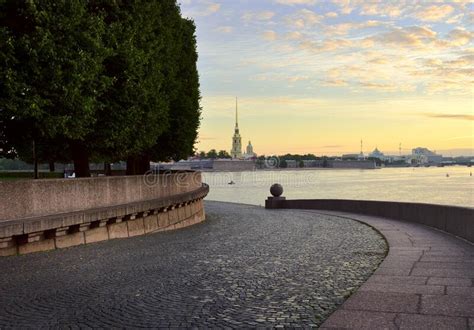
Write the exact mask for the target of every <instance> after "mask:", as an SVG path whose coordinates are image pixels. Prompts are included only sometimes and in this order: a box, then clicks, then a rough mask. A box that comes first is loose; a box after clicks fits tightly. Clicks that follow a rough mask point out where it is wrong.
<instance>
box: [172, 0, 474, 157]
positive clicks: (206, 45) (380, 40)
mask: <svg viewBox="0 0 474 330" xmlns="http://www.w3.org/2000/svg"><path fill="white" fill-rule="evenodd" d="M180 3H181V10H182V14H183V16H184V17H188V18H192V19H193V20H194V21H195V24H196V27H197V43H198V52H199V61H198V70H199V74H200V83H201V94H202V100H201V105H202V121H201V127H200V130H199V138H198V143H197V145H196V148H197V150H205V151H208V150H210V149H217V150H221V149H224V150H227V151H230V149H231V145H232V140H231V138H232V135H233V130H234V118H235V117H234V111H235V97H238V99H239V127H240V133H241V135H242V144H243V146H244V147H245V146H246V145H247V143H248V141H249V140H251V141H252V145H253V146H254V151H255V152H256V153H257V154H259V155H262V154H265V155H271V154H285V153H299V154H303V153H314V154H316V155H340V154H343V153H353V152H359V151H360V140H361V139H362V140H363V141H364V147H363V149H364V152H365V153H368V152H370V151H372V150H373V149H374V148H375V147H378V149H380V150H381V151H382V152H385V153H386V154H398V148H399V144H400V143H401V144H402V152H403V153H411V149H412V148H415V147H418V146H423V147H428V148H430V149H431V150H436V151H438V152H440V153H443V154H444V155H445V156H457V155H461V154H464V155H474V104H473V95H474V84H473V79H474V78H473V76H474V75H473V73H474V67H473V64H474V47H473V39H474V32H473V22H474V4H473V3H470V2H469V1H463V0H459V1H416V0H410V1H404V0H400V1H389V0H381V1H376V0H372V1H367V0H354V1H352V0H181V1H180Z"/></svg>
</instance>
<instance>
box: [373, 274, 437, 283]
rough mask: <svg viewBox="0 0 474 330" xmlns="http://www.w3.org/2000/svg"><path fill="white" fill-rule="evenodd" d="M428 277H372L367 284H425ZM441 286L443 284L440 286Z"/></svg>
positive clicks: (375, 275)
mask: <svg viewBox="0 0 474 330" xmlns="http://www.w3.org/2000/svg"><path fill="white" fill-rule="evenodd" d="M427 280H428V277H423V276H391V275H377V274H374V275H372V276H371V277H370V278H369V280H368V281H367V283H390V284H418V285H423V284H426V281H427ZM441 285H443V284H441Z"/></svg>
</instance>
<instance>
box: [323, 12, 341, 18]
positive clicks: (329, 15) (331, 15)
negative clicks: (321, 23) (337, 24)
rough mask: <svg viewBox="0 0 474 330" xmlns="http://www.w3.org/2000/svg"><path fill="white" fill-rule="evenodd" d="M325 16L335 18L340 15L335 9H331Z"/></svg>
mask: <svg viewBox="0 0 474 330" xmlns="http://www.w3.org/2000/svg"><path fill="white" fill-rule="evenodd" d="M324 16H326V17H329V18H335V17H337V16H339V15H338V14H337V13H336V12H335V11H330V12H329V13H326V14H324Z"/></svg>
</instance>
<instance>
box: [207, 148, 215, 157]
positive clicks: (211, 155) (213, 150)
mask: <svg viewBox="0 0 474 330" xmlns="http://www.w3.org/2000/svg"><path fill="white" fill-rule="evenodd" d="M207 158H211V159H216V158H217V151H216V149H211V150H209V152H208V153H207Z"/></svg>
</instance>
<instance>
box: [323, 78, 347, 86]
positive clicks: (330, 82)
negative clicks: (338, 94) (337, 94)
mask: <svg viewBox="0 0 474 330" xmlns="http://www.w3.org/2000/svg"><path fill="white" fill-rule="evenodd" d="M322 83H323V86H329V87H342V86H347V85H348V84H349V83H348V81H347V80H344V79H326V80H323V81H322Z"/></svg>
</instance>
